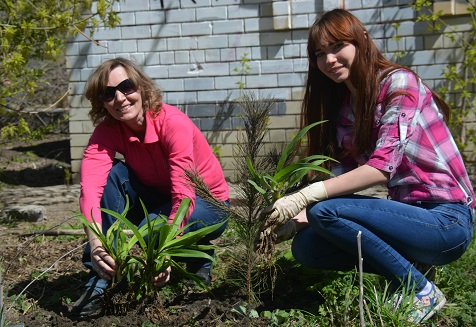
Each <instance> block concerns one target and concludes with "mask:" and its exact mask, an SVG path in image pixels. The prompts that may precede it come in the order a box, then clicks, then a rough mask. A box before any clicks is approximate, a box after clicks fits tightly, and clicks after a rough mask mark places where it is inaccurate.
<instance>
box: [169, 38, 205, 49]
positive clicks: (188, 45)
mask: <svg viewBox="0 0 476 327" xmlns="http://www.w3.org/2000/svg"><path fill="white" fill-rule="evenodd" d="M197 45H198V42H197V38H196V37H181V38H174V39H167V50H169V51H170V50H190V49H197Z"/></svg>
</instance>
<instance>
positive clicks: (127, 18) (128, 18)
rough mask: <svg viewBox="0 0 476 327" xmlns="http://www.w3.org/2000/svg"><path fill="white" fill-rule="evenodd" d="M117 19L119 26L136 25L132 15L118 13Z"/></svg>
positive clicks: (129, 13)
mask: <svg viewBox="0 0 476 327" xmlns="http://www.w3.org/2000/svg"><path fill="white" fill-rule="evenodd" d="M118 15H119V18H120V19H121V22H120V23H119V25H121V26H126V25H135V24H136V17H135V14H134V13H131V12H127V13H119V14H118Z"/></svg>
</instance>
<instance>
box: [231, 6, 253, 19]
mask: <svg viewBox="0 0 476 327" xmlns="http://www.w3.org/2000/svg"><path fill="white" fill-rule="evenodd" d="M227 10H228V18H230V19H233V18H251V17H259V5H257V4H256V5H238V6H228V7H227Z"/></svg>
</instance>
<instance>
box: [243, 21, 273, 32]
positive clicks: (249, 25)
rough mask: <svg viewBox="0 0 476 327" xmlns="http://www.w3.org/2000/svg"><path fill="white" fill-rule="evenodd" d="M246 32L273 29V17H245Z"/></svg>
mask: <svg viewBox="0 0 476 327" xmlns="http://www.w3.org/2000/svg"><path fill="white" fill-rule="evenodd" d="M244 21H245V31H246V32H248V33H249V32H263V31H273V30H274V26H273V18H271V17H258V18H246V19H245V20H244Z"/></svg>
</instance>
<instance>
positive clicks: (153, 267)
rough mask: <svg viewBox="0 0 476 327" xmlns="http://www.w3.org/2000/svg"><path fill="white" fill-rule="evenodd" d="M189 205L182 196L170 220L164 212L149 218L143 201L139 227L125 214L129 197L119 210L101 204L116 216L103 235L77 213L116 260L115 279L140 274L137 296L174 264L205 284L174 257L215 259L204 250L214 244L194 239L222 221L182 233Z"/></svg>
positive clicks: (150, 290) (148, 292)
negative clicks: (141, 220) (120, 210)
mask: <svg viewBox="0 0 476 327" xmlns="http://www.w3.org/2000/svg"><path fill="white" fill-rule="evenodd" d="M189 206H190V199H188V198H185V199H183V201H182V203H181V204H180V206H179V208H178V210H177V213H176V215H175V218H174V220H173V222H172V223H169V222H168V217H166V216H164V215H159V216H157V217H155V218H153V219H150V218H149V215H148V212H147V209H146V208H145V206H144V204H143V203H142V207H143V210H144V214H145V217H146V221H147V223H146V224H145V225H144V226H142V227H140V228H139V227H137V226H136V225H135V224H134V223H132V222H131V221H130V220H128V219H127V218H126V215H127V211H128V210H129V201H128V200H127V202H126V207H125V209H124V211H123V212H122V213H117V212H114V211H112V210H108V209H104V208H102V209H101V210H102V211H103V212H105V213H108V214H110V215H112V216H113V217H115V218H116V219H117V220H116V221H115V222H114V224H113V225H112V226H111V227H110V228H109V230H108V231H107V232H106V235H104V234H103V233H102V232H101V231H100V230H99V228H98V227H97V225H96V224H93V223H91V222H89V221H88V220H87V219H86V218H85V217H84V216H79V219H80V220H81V221H82V222H83V223H84V224H85V225H86V226H87V227H88V228H90V229H91V231H93V233H94V234H95V235H96V236H97V238H98V239H99V240H100V241H101V243H102V244H103V246H104V248H105V249H106V251H107V252H108V253H109V254H110V255H111V257H112V258H113V259H114V261H115V262H116V263H117V264H118V266H119V268H118V269H117V271H116V276H115V282H119V281H120V280H121V279H122V278H123V277H126V278H127V281H128V282H130V283H132V284H134V276H135V275H136V274H139V283H138V287H137V289H136V298H137V299H139V298H142V297H143V296H149V295H151V294H153V293H154V291H155V287H154V285H153V283H152V278H153V277H155V276H157V275H159V274H160V273H161V272H164V271H165V270H166V269H167V268H168V267H174V268H175V269H176V270H177V271H179V272H180V273H181V274H182V275H184V276H187V277H188V278H190V279H192V280H193V281H195V282H196V283H197V285H199V286H201V287H203V288H206V286H205V285H204V284H203V281H202V280H201V279H200V278H198V277H197V276H195V275H194V274H190V273H188V272H187V271H186V270H185V269H184V268H183V267H182V266H181V265H180V263H178V262H177V261H176V260H175V258H177V257H186V258H206V259H209V260H211V261H214V258H213V257H211V256H210V255H208V254H207V253H205V252H203V251H204V250H209V249H213V248H215V246H214V245H198V244H197V242H198V241H199V240H201V239H202V238H203V237H204V236H206V235H208V234H210V233H212V232H213V231H215V230H216V229H218V228H220V227H221V226H222V225H223V224H224V223H225V222H222V223H219V224H215V225H211V226H207V227H204V228H201V229H199V230H196V231H193V232H189V233H185V234H184V231H185V229H186V228H188V227H189V226H191V225H192V224H193V223H190V224H187V225H185V226H184V227H182V228H180V225H181V224H182V221H183V219H184V218H185V216H186V215H187V213H188V210H189ZM125 228H128V229H129V230H130V231H131V232H132V236H128V235H127V233H126V231H125ZM136 244H137V245H138V248H139V254H134V253H132V248H133V247H134V245H136Z"/></svg>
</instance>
